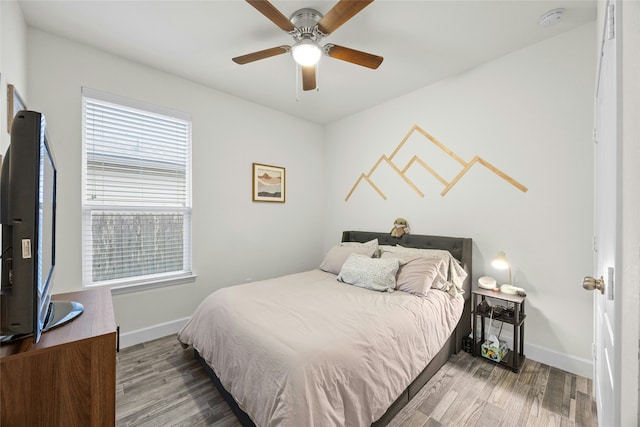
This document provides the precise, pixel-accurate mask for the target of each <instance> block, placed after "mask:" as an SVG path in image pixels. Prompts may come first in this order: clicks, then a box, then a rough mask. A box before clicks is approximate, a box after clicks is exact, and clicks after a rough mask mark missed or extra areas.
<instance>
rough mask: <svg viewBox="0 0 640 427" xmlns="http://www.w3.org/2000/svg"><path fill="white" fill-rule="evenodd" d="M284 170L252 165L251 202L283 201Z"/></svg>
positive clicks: (284, 187)
mask: <svg viewBox="0 0 640 427" xmlns="http://www.w3.org/2000/svg"><path fill="white" fill-rule="evenodd" d="M285 189H286V178H285V169H284V168H283V167H280V166H270V165H262V164H260V163H254V164H253V201H254V202H280V203H284V201H285Z"/></svg>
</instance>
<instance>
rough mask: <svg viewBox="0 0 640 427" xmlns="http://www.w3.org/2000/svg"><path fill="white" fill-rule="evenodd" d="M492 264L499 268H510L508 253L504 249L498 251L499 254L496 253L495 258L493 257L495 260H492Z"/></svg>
mask: <svg viewBox="0 0 640 427" xmlns="http://www.w3.org/2000/svg"><path fill="white" fill-rule="evenodd" d="M491 265H492V266H493V267H494V268H497V269H498V270H506V269H507V268H509V261H507V255H506V254H505V253H504V252H503V251H500V252H498V255H496V256H495V258H493V261H491Z"/></svg>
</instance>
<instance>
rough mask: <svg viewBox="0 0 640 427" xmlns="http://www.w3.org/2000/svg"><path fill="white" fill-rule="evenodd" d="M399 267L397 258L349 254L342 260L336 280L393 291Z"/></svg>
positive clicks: (375, 289) (382, 290)
mask: <svg viewBox="0 0 640 427" xmlns="http://www.w3.org/2000/svg"><path fill="white" fill-rule="evenodd" d="M399 267H400V260H399V259H398V258H387V259H382V258H370V257H367V256H365V255H361V254H351V255H349V258H347V260H346V261H345V262H344V265H343V266H342V269H341V270H340V274H338V280H339V281H341V282H344V283H348V284H350V285H354V286H359V287H361V288H366V289H371V290H374V291H381V292H393V290H394V289H395V287H396V274H397V273H398V268H399Z"/></svg>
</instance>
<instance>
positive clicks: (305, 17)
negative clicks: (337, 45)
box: [289, 8, 324, 42]
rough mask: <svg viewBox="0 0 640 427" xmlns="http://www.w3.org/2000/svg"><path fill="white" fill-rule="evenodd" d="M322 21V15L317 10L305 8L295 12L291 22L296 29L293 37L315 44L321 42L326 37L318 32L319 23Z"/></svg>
mask: <svg viewBox="0 0 640 427" xmlns="http://www.w3.org/2000/svg"><path fill="white" fill-rule="evenodd" d="M321 19H322V14H321V13H320V12H318V11H317V10H315V9H310V8H304V9H300V10H297V11H295V12H293V14H292V15H291V17H290V18H289V20H290V21H291V23H292V24H293V25H295V27H296V29H295V30H294V31H293V37H294V38H295V39H296V40H302V39H310V40H313V41H315V42H318V41H320V39H322V37H323V36H324V35H323V34H321V33H320V32H319V31H318V27H317V25H318V22H320V20H321Z"/></svg>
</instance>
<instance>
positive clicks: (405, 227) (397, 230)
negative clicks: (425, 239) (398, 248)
mask: <svg viewBox="0 0 640 427" xmlns="http://www.w3.org/2000/svg"><path fill="white" fill-rule="evenodd" d="M404 234H409V224H407V220H406V219H404V218H396V220H395V221H394V222H393V228H392V229H391V235H392V236H393V237H402V236H403V235H404Z"/></svg>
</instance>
